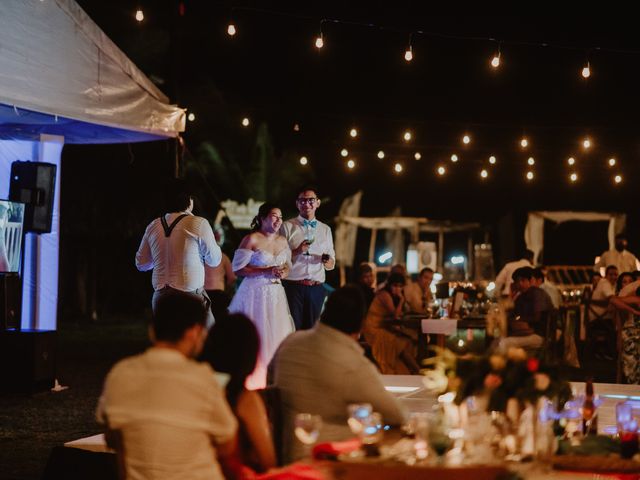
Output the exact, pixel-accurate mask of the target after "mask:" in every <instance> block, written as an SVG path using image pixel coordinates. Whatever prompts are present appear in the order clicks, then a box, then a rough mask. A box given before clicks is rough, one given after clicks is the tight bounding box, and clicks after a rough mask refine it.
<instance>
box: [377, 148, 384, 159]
mask: <svg viewBox="0 0 640 480" xmlns="http://www.w3.org/2000/svg"><path fill="white" fill-rule="evenodd" d="M378 158H379V159H380V160H382V159H383V158H384V152H383V151H382V150H380V151H378Z"/></svg>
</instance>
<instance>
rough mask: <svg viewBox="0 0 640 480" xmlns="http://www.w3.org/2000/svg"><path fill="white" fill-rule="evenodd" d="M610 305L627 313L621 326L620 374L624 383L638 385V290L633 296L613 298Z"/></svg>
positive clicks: (639, 367)
mask: <svg viewBox="0 0 640 480" xmlns="http://www.w3.org/2000/svg"><path fill="white" fill-rule="evenodd" d="M611 304H612V305H613V306H614V307H615V308H616V309H618V310H620V311H621V312H627V313H629V315H627V316H626V318H625V321H624V323H623V324H622V331H621V332H620V334H621V337H622V351H621V352H619V355H621V356H622V373H623V374H624V378H625V380H626V383H631V384H636V385H637V384H640V310H639V309H640V288H639V289H638V290H637V291H636V292H635V295H628V296H625V297H613V298H612V299H611Z"/></svg>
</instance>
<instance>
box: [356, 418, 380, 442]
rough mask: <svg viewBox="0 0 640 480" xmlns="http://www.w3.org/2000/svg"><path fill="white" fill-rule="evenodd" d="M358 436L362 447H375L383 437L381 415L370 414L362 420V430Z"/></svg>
mask: <svg viewBox="0 0 640 480" xmlns="http://www.w3.org/2000/svg"><path fill="white" fill-rule="evenodd" d="M359 435H360V440H361V441H362V444H363V445H375V444H376V443H378V442H379V441H380V440H382V436H383V435H384V424H383V423H382V415H380V414H379V413H378V412H372V413H371V414H370V415H369V416H368V417H367V418H365V419H363V420H362V430H361V431H360V434H359Z"/></svg>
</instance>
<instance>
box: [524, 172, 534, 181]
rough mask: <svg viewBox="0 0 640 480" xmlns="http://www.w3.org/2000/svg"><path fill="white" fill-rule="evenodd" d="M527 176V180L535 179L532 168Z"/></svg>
mask: <svg viewBox="0 0 640 480" xmlns="http://www.w3.org/2000/svg"><path fill="white" fill-rule="evenodd" d="M526 177H527V180H529V181H531V180H533V177H534V175H533V172H532V171H531V170H529V171H528V172H527V175H526Z"/></svg>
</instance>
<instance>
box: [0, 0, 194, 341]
mask: <svg viewBox="0 0 640 480" xmlns="http://www.w3.org/2000/svg"><path fill="white" fill-rule="evenodd" d="M184 123H185V112H184V110H183V109H180V108H178V107H176V106H174V105H170V104H169V103H168V99H167V98H166V97H165V96H164V95H163V94H162V92H160V90H158V88H156V87H155V86H154V85H153V83H151V81H150V80H149V79H148V78H147V77H145V76H144V74H143V73H142V72H141V71H140V70H138V68H137V67H136V66H135V65H134V64H133V63H132V62H131V61H130V60H129V59H128V58H127V57H126V55H125V54H124V53H122V51H120V50H119V49H118V48H117V47H116V46H115V44H114V43H113V42H111V40H109V38H107V36H106V35H105V34H104V33H103V32H102V31H101V30H100V28H98V26H97V25H95V24H94V23H93V21H92V20H91V19H90V18H89V17H88V16H87V14H86V13H85V12H84V11H83V10H82V9H81V8H80V7H79V6H78V5H77V4H76V3H75V2H74V1H73V0H5V1H3V2H2V11H1V13H0V198H8V193H9V184H10V172H11V164H12V163H13V162H14V161H16V160H22V161H25V160H28V161H37V162H46V163H52V164H55V165H56V166H57V176H56V182H55V196H54V203H53V205H54V206H53V221H52V229H51V233H46V234H41V235H36V234H33V233H28V234H27V235H26V236H25V242H24V246H23V251H24V264H23V268H22V272H21V280H22V291H23V294H22V297H23V302H22V321H21V325H22V328H28V329H31V328H35V329H55V328H56V324H57V303H58V257H59V230H60V217H59V208H60V186H61V183H60V177H61V166H62V165H61V154H62V148H63V146H64V144H65V143H118V142H138V141H148V140H161V139H167V138H171V137H176V136H178V134H179V132H181V131H183V130H184ZM97 168H99V167H97Z"/></svg>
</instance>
